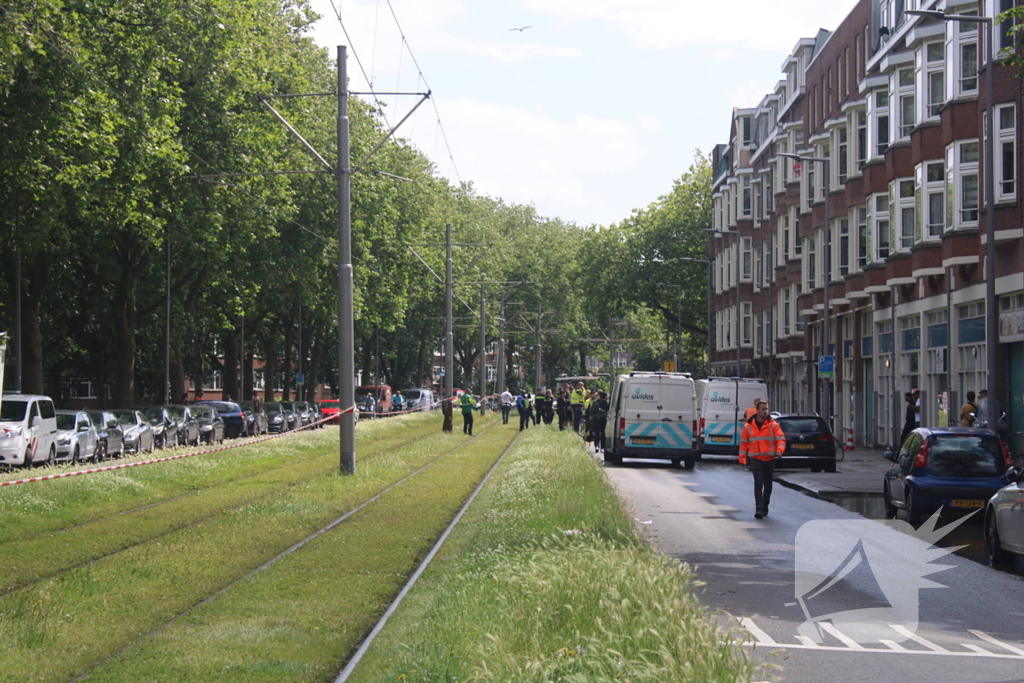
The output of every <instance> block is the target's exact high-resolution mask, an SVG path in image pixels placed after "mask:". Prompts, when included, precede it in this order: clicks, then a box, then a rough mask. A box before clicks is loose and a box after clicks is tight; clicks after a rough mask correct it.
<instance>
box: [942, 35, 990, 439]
mask: <svg viewBox="0 0 1024 683" xmlns="http://www.w3.org/2000/svg"><path fill="white" fill-rule="evenodd" d="M983 24H984V26H985V29H986V31H985V44H986V53H987V57H986V59H985V111H986V112H987V116H986V117H985V234H986V235H987V240H988V241H987V243H986V244H985V352H986V353H985V360H986V363H985V364H986V365H987V367H986V368H985V369H986V371H987V372H988V383H987V384H986V386H987V387H988V399H986V401H985V403H986V405H985V416H986V418H987V419H988V428H989V430H990V431H991V432H992V433H993V434H995V435H996V436H998V435H999V416H1000V412H999V393H998V392H999V382H998V381H997V379H998V375H999V306H998V304H999V301H998V300H997V299H996V276H997V275H998V273H997V272H996V179H995V171H994V168H995V164H994V159H993V157H994V156H995V148H996V146H995V141H994V140H993V139H992V130H993V123H992V117H993V116H994V115H995V105H994V103H993V101H992V80H993V78H994V77H995V70H996V62H995V54H994V50H993V47H992V42H993V40H992V39H993V37H994V35H995V26H994V22H993V19H992V18H991V17H988V18H987V19H986V20H985V21H984V22H983ZM950 324H952V321H950Z"/></svg>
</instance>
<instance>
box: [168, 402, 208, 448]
mask: <svg viewBox="0 0 1024 683" xmlns="http://www.w3.org/2000/svg"><path fill="white" fill-rule="evenodd" d="M164 408H166V409H167V412H168V413H169V414H170V416H171V418H173V419H174V421H175V422H176V423H177V425H178V445H179V446H198V445H199V423H198V422H196V418H195V417H193V416H192V409H191V408H189V407H188V406H164Z"/></svg>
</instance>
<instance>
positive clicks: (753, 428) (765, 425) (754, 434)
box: [740, 400, 786, 519]
mask: <svg viewBox="0 0 1024 683" xmlns="http://www.w3.org/2000/svg"><path fill="white" fill-rule="evenodd" d="M756 407H757V412H756V413H755V414H754V416H753V417H752V418H750V419H749V420H747V422H746V424H744V425H743V434H742V436H741V437H740V464H741V465H749V467H750V471H751V472H752V473H753V474H754V519H761V518H763V517H767V516H768V505H769V504H770V503H771V499H772V476H773V475H774V474H775V460H776V459H778V458H781V457H782V454H783V453H784V452H785V450H786V437H785V436H784V435H783V433H782V428H781V427H779V423H778V422H776V421H775V420H773V419H772V418H771V417H770V416H769V415H768V401H764V400H761V401H758V402H757V406H756Z"/></svg>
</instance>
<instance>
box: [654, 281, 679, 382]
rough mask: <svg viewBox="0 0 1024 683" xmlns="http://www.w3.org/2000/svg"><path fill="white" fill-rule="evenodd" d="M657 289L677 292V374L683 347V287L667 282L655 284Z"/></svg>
mask: <svg viewBox="0 0 1024 683" xmlns="http://www.w3.org/2000/svg"><path fill="white" fill-rule="evenodd" d="M655 284H656V285H658V286H659V287H675V288H677V289H678V290H679V299H678V300H677V301H676V353H675V359H676V361H675V362H676V372H679V356H680V354H681V352H682V346H683V286H682V285H672V284H669V283H667V282H656V283H655Z"/></svg>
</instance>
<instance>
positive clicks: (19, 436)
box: [0, 394, 57, 467]
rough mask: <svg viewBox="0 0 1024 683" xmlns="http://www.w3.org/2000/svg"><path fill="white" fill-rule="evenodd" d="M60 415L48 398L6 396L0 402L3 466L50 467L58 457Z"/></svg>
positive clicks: (0, 458)
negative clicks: (39, 463) (42, 465)
mask: <svg viewBox="0 0 1024 683" xmlns="http://www.w3.org/2000/svg"><path fill="white" fill-rule="evenodd" d="M56 442H57V412H56V411H55V410H54V408H53V401H51V400H50V398H49V397H47V396H32V395H28V394H4V395H3V400H0V464H4V465H22V466H23V467H28V466H30V465H32V464H33V463H36V462H43V463H47V464H50V463H52V462H53V458H54V456H55V455H56V454H57V443H56Z"/></svg>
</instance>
